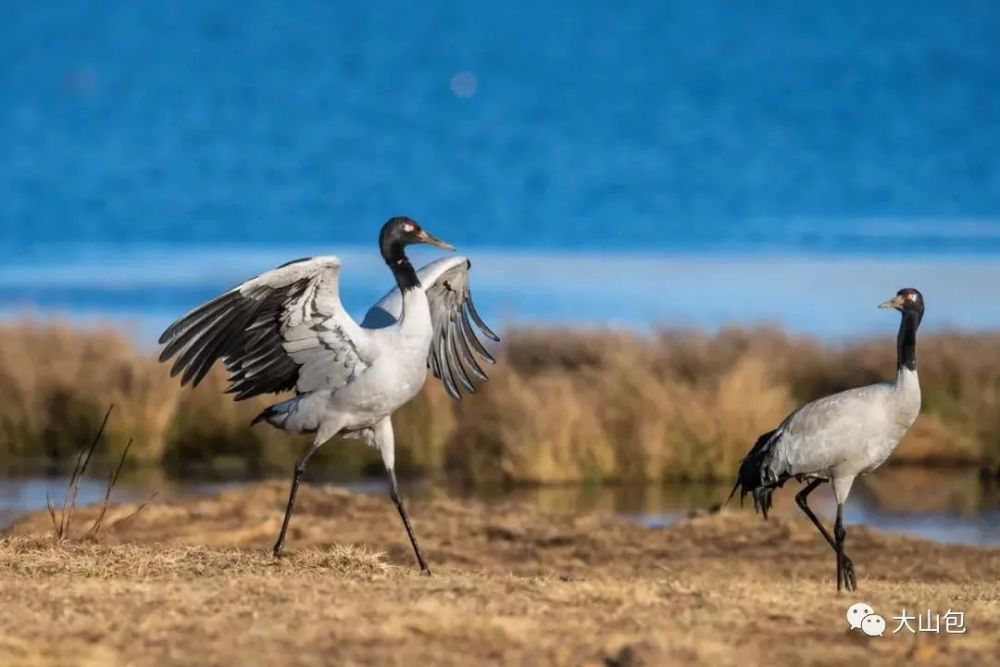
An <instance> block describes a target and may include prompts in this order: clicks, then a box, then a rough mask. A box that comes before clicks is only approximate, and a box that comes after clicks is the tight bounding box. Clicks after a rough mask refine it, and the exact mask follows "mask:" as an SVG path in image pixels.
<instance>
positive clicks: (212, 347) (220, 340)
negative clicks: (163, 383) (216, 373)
mask: <svg viewBox="0 0 1000 667" xmlns="http://www.w3.org/2000/svg"><path fill="white" fill-rule="evenodd" d="M252 317H253V312H252V311H251V312H248V313H245V314H242V316H241V313H240V312H239V311H232V312H230V313H226V314H225V315H222V316H220V317H219V319H218V320H216V321H215V322H214V323H213V327H212V329H211V330H209V331H208V332H206V334H205V335H206V336H208V335H211V336H212V338H210V339H207V340H206V341H205V343H204V346H203V347H202V351H201V353H200V354H199V355H198V356H197V357H196V358H195V359H193V360H192V361H191V364H190V365H189V366H188V371H187V373H185V374H184V379H182V380H181V385H184V384H185V383H186V381H187V379H188V378H189V375H188V374H189V373H190V379H191V386H193V387H197V386H198V384H199V383H200V382H201V381H202V380H203V379H205V376H206V375H207V374H208V371H209V370H210V369H211V368H212V366H213V365H214V364H215V361H216V360H217V359H218V358H219V357H220V356H223V355H224V353H225V350H226V346H227V344H228V345H231V344H232V343H233V336H234V334H238V332H239V331H240V330H242V329H243V327H245V326H246V324H247V322H248V321H249V320H250V319H252ZM199 342H200V339H199Z"/></svg>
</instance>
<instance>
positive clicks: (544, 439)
mask: <svg viewBox="0 0 1000 667" xmlns="http://www.w3.org/2000/svg"><path fill="white" fill-rule="evenodd" d="M919 356H920V369H921V378H922V386H923V391H924V410H923V414H922V415H921V418H920V420H919V421H918V423H917V425H916V427H915V428H914V430H913V432H912V433H911V434H910V435H909V436H908V437H907V439H906V440H905V441H904V442H903V444H902V445H901V446H900V449H899V451H898V452H897V453H896V455H895V456H894V458H893V461H894V462H896V463H899V462H911V463H918V462H919V463H930V464H969V465H977V466H980V467H982V468H983V469H984V470H988V471H990V472H991V473H993V474H996V473H998V472H1000V334H988V333H984V334H959V333H943V334H933V335H927V336H924V337H922V339H921V342H920V350H919ZM894 368H895V363H894V345H893V342H892V340H891V339H890V338H882V339H879V340H870V341H861V342H857V343H852V344H850V345H844V346H824V345H821V344H820V343H818V342H817V341H815V340H812V339H808V338H801V337H792V336H788V335H787V334H784V333H782V332H780V331H778V330H775V329H768V328H759V329H724V330H722V331H720V332H719V333H717V334H715V335H711V336H709V335H705V334H702V333H697V332H687V331H663V332H660V333H658V334H657V335H655V336H638V335H634V334H627V333H619V332H603V331H598V332H588V331H563V330H559V331H554V330H533V329H522V330H516V331H511V332H508V334H507V335H506V338H505V343H504V345H503V347H502V348H501V350H500V351H499V364H498V366H496V367H494V368H493V369H492V371H491V373H490V375H491V378H492V381H491V382H490V383H488V384H487V385H486V386H485V387H484V388H483V390H482V391H481V392H480V394H479V395H477V396H473V397H469V398H467V399H465V400H464V401H462V402H461V403H455V402H453V401H451V400H450V399H449V398H448V397H447V396H446V395H445V394H444V392H443V391H442V390H441V388H440V387H439V386H438V384H437V383H435V382H429V383H428V386H427V387H426V388H425V390H424V391H423V392H422V393H421V394H420V395H419V396H418V397H417V398H416V399H415V400H414V401H413V402H412V403H411V404H410V405H408V406H406V407H405V408H404V409H403V410H401V411H400V413H399V414H398V415H397V416H396V418H395V423H396V430H397V445H398V450H399V457H398V458H399V465H400V467H401V468H408V469H410V470H413V469H417V470H421V471H425V472H438V471H447V472H448V473H449V474H451V475H454V476H458V477H461V478H465V479H468V480H471V481H476V482H478V481H522V482H528V481H530V482H563V481H580V480H605V481H611V480H615V481H621V480H629V481H634V480H668V479H669V480H677V479H718V478H728V477H730V476H731V474H732V471H733V470H734V468H735V467H736V464H737V462H738V460H739V458H740V457H741V456H742V455H743V454H744V453H745V452H746V450H747V449H748V448H749V447H750V445H751V444H752V443H753V441H754V440H755V438H756V436H757V435H758V434H760V433H762V432H763V431H765V430H767V429H769V428H773V426H774V425H775V424H776V423H777V422H778V420H780V419H781V418H782V417H783V416H784V415H785V414H786V413H787V412H788V411H789V410H790V409H792V408H793V407H794V406H795V405H797V404H800V403H802V402H804V401H808V400H811V399H813V398H816V397H818V396H821V395H823V394H826V393H830V392H833V391H838V390H841V389H846V388H849V387H853V386H858V385H861V384H866V383H870V382H876V381H880V380H886V379H890V378H891V377H892V375H893V372H894ZM168 370H169V369H168V368H167V367H165V366H163V365H161V364H158V363H156V361H155V359H154V358H153V356H152V355H151V354H149V353H146V352H141V351H139V350H137V349H136V348H135V347H134V346H133V345H132V344H131V343H130V342H129V341H128V340H126V339H124V338H123V337H121V336H119V335H117V334H115V333H113V332H109V331H104V330H77V329H70V328H68V327H63V326H37V325H33V324H32V323H30V322H28V323H23V324H18V325H8V326H5V327H0V392H3V394H4V396H5V397H7V400H5V401H4V403H3V404H2V405H0V456H2V458H3V459H4V460H7V461H17V460H21V459H25V458H27V459H31V458H42V459H45V460H48V461H64V460H68V459H69V456H70V452H72V451H73V450H74V449H75V447H76V445H77V443H79V442H82V441H85V440H86V438H87V437H88V436H89V435H90V434H92V433H93V432H94V431H95V430H96V429H97V426H98V424H99V421H100V415H101V414H102V413H103V407H104V406H106V405H108V404H109V403H114V404H115V405H116V406H118V408H117V414H116V419H115V420H114V423H113V424H112V425H109V428H108V431H107V432H106V433H105V436H104V440H105V441H106V442H105V445H104V447H105V451H106V452H107V453H108V455H109V456H111V457H114V456H116V455H120V453H121V451H122V450H123V449H124V447H125V445H126V443H127V441H128V437H130V436H132V435H133V434H134V436H135V441H136V446H135V447H133V453H132V456H133V457H134V459H135V460H136V462H140V463H141V462H146V463H157V464H162V465H164V466H165V467H167V468H168V469H170V470H182V469H184V468H186V467H189V466H195V465H212V466H237V467H239V468H241V469H243V470H245V471H247V472H252V473H261V472H270V471H276V470H280V471H285V470H286V469H287V468H288V467H289V466H290V465H291V462H292V461H293V460H294V459H295V457H296V456H297V453H298V451H299V450H300V448H301V446H302V444H303V442H304V438H307V437H308V436H305V437H304V438H302V437H300V438H293V437H290V436H287V435H285V434H283V433H281V432H279V431H277V430H274V429H271V428H268V427H266V426H258V427H256V428H254V429H250V428H249V427H248V424H249V421H250V420H251V419H252V418H253V416H254V415H256V414H257V413H258V412H259V411H260V410H261V409H262V408H263V406H264V405H266V404H267V403H268V402H269V400H268V399H267V398H258V399H256V400H251V401H246V402H243V403H234V402H232V401H231V400H230V398H229V397H228V396H226V395H224V394H223V393H222V389H223V388H224V386H225V378H224V377H223V375H222V373H221V372H219V369H216V372H213V373H212V374H210V375H209V377H208V378H207V379H206V382H205V383H204V384H203V385H202V386H201V387H198V388H197V389H195V390H189V389H181V388H180V387H179V386H178V383H177V382H176V381H175V380H173V379H171V378H170V377H169V373H168ZM324 459H325V461H324ZM316 461H317V462H325V463H327V464H334V465H337V466H339V467H340V468H342V469H344V470H348V471H351V470H354V471H361V470H365V469H368V468H377V467H378V462H377V457H376V456H375V454H374V452H372V451H370V450H368V449H367V448H364V447H360V446H358V445H357V443H352V444H349V445H346V446H337V445H329V446H327V447H324V448H323V449H321V450H320V452H319V454H318V455H317V459H316Z"/></svg>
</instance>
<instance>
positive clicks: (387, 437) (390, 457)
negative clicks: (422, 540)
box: [372, 417, 431, 575]
mask: <svg viewBox="0 0 1000 667" xmlns="http://www.w3.org/2000/svg"><path fill="white" fill-rule="evenodd" d="M372 433H373V434H374V436H375V446H376V447H377V448H378V450H379V453H381V454H382V463H383V464H384V465H385V474H386V475H388V476H389V497H390V498H392V504H393V505H395V506H396V511H398V512H399V518H400V519H402V520H403V528H406V536H407V537H409V538H410V545H411V546H412V547H413V553H414V555H415V556H416V557H417V564H418V565H420V574H428V575H429V574H430V573H431V570H430V568H429V567H427V561H425V560H424V555H423V554H422V553H420V545H419V544H418V543H417V536H416V534H414V532H413V526H411V525H410V517H409V515H408V514H407V513H406V507H404V506H403V498H402V496H400V495H399V484H397V483H396V444H395V443H396V438H395V435H394V434H393V430H392V420H391V418H389V417H385V418H384V419H382V420H380V421H379V422H378V423H377V424H375V426H373V427H372Z"/></svg>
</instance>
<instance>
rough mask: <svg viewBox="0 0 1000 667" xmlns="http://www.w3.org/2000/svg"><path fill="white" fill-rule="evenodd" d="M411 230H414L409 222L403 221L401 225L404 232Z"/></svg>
mask: <svg viewBox="0 0 1000 667" xmlns="http://www.w3.org/2000/svg"><path fill="white" fill-rule="evenodd" d="M413 230H414V227H413V225H411V224H410V223H408V222H407V223H405V224H404V225H403V231H404V232H412V231H413Z"/></svg>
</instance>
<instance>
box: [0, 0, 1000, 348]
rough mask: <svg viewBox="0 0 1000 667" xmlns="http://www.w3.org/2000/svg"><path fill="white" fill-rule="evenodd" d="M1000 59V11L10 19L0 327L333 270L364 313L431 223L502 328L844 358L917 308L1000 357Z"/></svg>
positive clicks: (210, 13)
mask: <svg viewBox="0 0 1000 667" xmlns="http://www.w3.org/2000/svg"><path fill="white" fill-rule="evenodd" d="M998 43H1000V4H997V3H996V2H993V1H992V0H970V1H968V2H962V3H955V2H949V1H947V0H932V1H929V2H921V3H913V2H908V1H905V0H888V1H886V2H877V3H873V2H866V1H863V0H844V1H843V2H837V3H829V2H820V1H818V0H816V1H806V2H796V3H768V4H765V5H751V4H747V3H732V2H724V1H721V0H715V1H708V2H699V3H690V2H682V1H680V0H677V1H660V0H639V1H637V2H631V3H627V4H626V5H621V4H614V3H606V2H598V1H596V0H585V1H582V2H568V1H567V2H559V1H557V2H546V3H538V2H530V1H529V0H513V1H512V2H504V3H465V2H450V1H448V0H430V1H429V2H421V3H414V2H407V1H404V0H389V1H386V2H380V3H354V2H325V1H321V0H304V1H303V2H297V3H294V4H291V5H289V4H287V3H285V4H282V3H273V2H267V1H265V0H249V1H247V2H241V3H231V2H225V1H223V0H197V1H196V0H179V1H177V2H170V3H138V2H131V1H128V0H108V1H107V2H101V3H96V4H95V3H86V2H78V1H76V0H52V1H51V2H45V3H2V4H0V145H2V146H3V151H4V159H3V160H0V316H4V317H8V318H9V317H15V316H19V315H22V314H24V313H25V312H35V313H38V314H40V315H42V316H50V315H52V314H61V315H63V316H66V317H69V318H71V319H74V320H87V321H90V320H93V319H102V318H106V319H110V320H112V321H113V322H115V324H116V326H117V325H123V324H125V323H129V322H131V323H133V326H135V327H136V328H137V329H139V330H140V336H141V337H143V338H144V339H146V340H150V339H152V338H153V337H154V335H155V332H156V330H157V329H159V328H160V327H161V326H162V325H163V324H164V323H165V322H167V321H169V320H170V319H171V318H172V317H174V316H176V315H177V314H179V313H181V312H184V311H186V310H188V309H189V308H190V307H192V306H193V305H195V304H197V303H198V302H200V301H201V300H202V299H204V298H206V297H207V296H209V295H211V294H213V293H215V292H217V291H219V290H221V289H224V288H226V287H228V286H230V285H231V284H232V283H234V282H236V281H238V280H242V279H243V278H246V277H248V276H250V275H253V274H255V273H257V272H259V271H261V270H263V269H266V268H269V267H270V266H273V265H275V264H277V263H281V262H283V261H286V260H288V259H291V258H294V257H299V256H303V255H314V254H321V253H337V254H341V255H346V256H348V257H347V259H349V260H350V261H346V260H345V269H344V273H345V298H346V301H347V302H348V304H349V305H350V306H351V308H352V310H353V311H354V312H359V311H360V310H363V308H364V306H366V305H368V304H369V303H371V301H372V300H374V299H375V298H376V297H377V296H378V295H379V294H380V293H382V292H383V291H384V290H385V289H386V288H387V287H388V286H389V284H390V281H389V275H388V273H387V272H386V271H385V270H384V268H383V267H379V266H378V262H377V258H376V257H375V244H374V237H375V234H376V230H377V228H378V226H379V225H380V224H381V222H382V221H383V220H385V218H387V217H388V216H389V215H391V214H396V213H407V214H410V215H412V216H414V217H415V218H417V219H418V220H420V221H422V222H424V223H425V224H426V226H427V228H428V229H430V230H431V231H433V232H435V233H436V234H438V235H439V236H441V237H442V238H445V239H447V240H450V241H452V242H453V243H455V244H456V245H457V246H458V247H459V248H460V249H462V250H463V251H465V252H467V253H468V254H469V255H470V256H472V257H473V259H474V263H475V265H476V266H475V269H474V271H475V278H474V282H473V285H474V289H475V292H476V295H477V298H478V300H479V301H480V303H481V305H482V307H483V308H482V309H483V310H484V311H486V313H487V314H488V315H489V316H490V317H491V318H492V319H494V320H504V321H507V322H515V321H528V322H545V323H553V322H556V323H583V324H612V325H624V326H638V327H650V326H655V325H658V324H668V325H682V326H707V327H716V326H721V325H723V324H726V323H728V322H731V321H738V322H760V321H775V322H779V323H782V324H786V325H787V326H789V327H790V328H792V329H795V330H799V331H809V332H812V333H820V334H828V335H837V336H839V335H843V334H847V333H865V332H869V331H874V330H878V331H881V330H882V329H883V327H884V328H885V329H888V330H891V329H892V328H893V327H892V325H890V324H888V323H886V322H885V321H884V319H885V318H882V319H880V320H879V319H876V317H877V315H876V314H874V312H870V311H871V308H870V307H873V306H874V304H875V303H878V302H879V301H881V300H883V299H884V298H886V297H887V296H888V295H889V294H892V293H894V292H895V290H896V289H898V288H899V287H901V286H903V285H908V284H915V285H918V286H919V287H921V288H922V289H924V291H925V294H926V295H927V297H928V302H929V305H930V314H929V317H928V321H927V324H928V327H933V326H943V325H945V324H952V325H956V326H961V327H966V328H993V327H996V326H998V324H1000V309H997V308H995V307H989V306H987V305H983V304H995V303H997V302H998V299H997V298H996V297H997V296H1000V295H998V294H997V293H996V291H997V290H998V289H1000V288H998V287H997V285H998V284H1000V279H998V278H1000V276H998V269H997V265H998V262H997V261H996V260H997V258H998V257H1000V160H997V159H996V156H997V155H1000V56H998V50H997V48H996V45H997V44H998ZM426 257H428V255H423V256H422V258H426ZM969 285H975V286H976V299H977V300H976V301H973V300H972V299H971V298H970V297H968V296H963V295H965V294H967V293H969V290H968V286H969ZM817 288H820V289H822V288H825V289H824V293H825V294H827V295H829V297H830V299H831V301H830V303H829V307H828V308H826V309H825V310H826V314H825V315H824V314H822V313H821V314H819V315H818V318H819V319H817V316H815V314H813V313H806V314H803V313H802V311H803V310H804V309H803V304H805V303H815V302H816V300H815V298H814V296H813V295H814V294H815V290H816V289H817ZM984 290H986V291H987V292H989V293H987V294H984V293H983V291H984ZM832 313H837V317H833V316H832V315H831V314H832ZM824 318H825V319H824Z"/></svg>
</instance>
